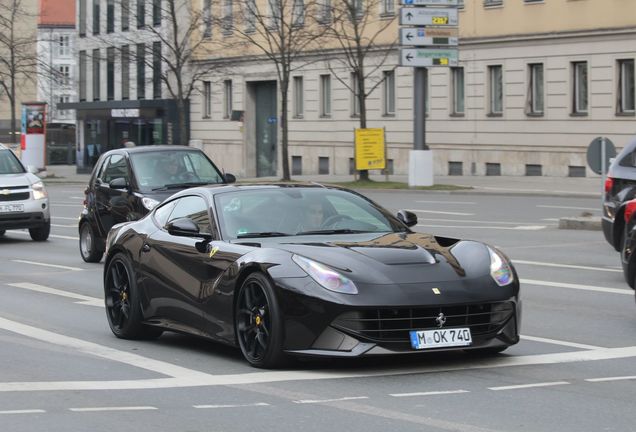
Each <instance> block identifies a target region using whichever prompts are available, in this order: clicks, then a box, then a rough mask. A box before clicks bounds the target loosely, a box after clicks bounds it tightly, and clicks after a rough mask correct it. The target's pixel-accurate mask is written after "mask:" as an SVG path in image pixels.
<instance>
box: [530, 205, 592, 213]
mask: <svg viewBox="0 0 636 432" xmlns="http://www.w3.org/2000/svg"><path fill="white" fill-rule="evenodd" d="M537 207H539V208H549V209H565V210H587V211H597V212H600V211H601V209H599V208H596V207H570V206H556V205H537Z"/></svg>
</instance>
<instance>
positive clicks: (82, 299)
mask: <svg viewBox="0 0 636 432" xmlns="http://www.w3.org/2000/svg"><path fill="white" fill-rule="evenodd" d="M7 285H8V286H11V287H14V288H22V289H26V290H29V291H35V292H40V293H43V294H51V295H56V296H60V297H67V298H72V299H75V300H79V301H78V302H76V304H81V305H86V306H97V307H104V299H100V298H97V297H89V296H85V295H82V294H76V293H73V292H69V291H62V290H59V289H56V288H51V287H47V286H44V285H38V284H33V283H29V282H19V283H10V284H7Z"/></svg>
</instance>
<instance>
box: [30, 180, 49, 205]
mask: <svg viewBox="0 0 636 432" xmlns="http://www.w3.org/2000/svg"><path fill="white" fill-rule="evenodd" d="M31 189H32V190H33V199H36V200H39V199H44V198H46V197H48V196H49V194H48V193H47V192H46V188H45V187H44V183H42V182H41V181H39V182H35V183H33V184H32V185H31Z"/></svg>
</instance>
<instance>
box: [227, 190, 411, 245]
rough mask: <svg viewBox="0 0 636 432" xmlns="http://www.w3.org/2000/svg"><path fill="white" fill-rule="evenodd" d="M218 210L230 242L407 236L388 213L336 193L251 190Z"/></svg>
mask: <svg viewBox="0 0 636 432" xmlns="http://www.w3.org/2000/svg"><path fill="white" fill-rule="evenodd" d="M215 205H216V209H217V214H218V217H219V223H220V228H221V232H222V234H223V238H225V239H238V238H250V237H286V236H296V235H308V236H309V235H329V234H355V233H364V232H402V231H406V228H405V227H404V225H402V224H401V223H400V222H399V221H398V220H397V219H396V218H394V217H393V216H391V215H390V214H389V213H388V212H387V211H386V210H384V209H382V208H381V207H379V206H377V205H375V204H374V203H372V202H371V201H368V200H367V199H365V198H363V197H361V196H359V195H357V194H354V193H351V192H347V191H342V190H336V189H326V188H277V189H265V190H263V189H260V190H256V189H252V190H249V189H248V190H242V191H237V192H227V193H222V194H218V195H216V197H215Z"/></svg>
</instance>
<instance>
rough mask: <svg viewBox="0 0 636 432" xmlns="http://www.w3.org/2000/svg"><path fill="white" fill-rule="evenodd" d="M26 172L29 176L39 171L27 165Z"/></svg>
mask: <svg viewBox="0 0 636 432" xmlns="http://www.w3.org/2000/svg"><path fill="white" fill-rule="evenodd" d="M27 172H28V173H31V174H37V173H39V172H40V171H39V170H38V168H37V167H36V166H35V165H27Z"/></svg>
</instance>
